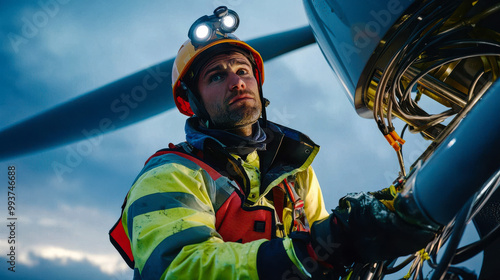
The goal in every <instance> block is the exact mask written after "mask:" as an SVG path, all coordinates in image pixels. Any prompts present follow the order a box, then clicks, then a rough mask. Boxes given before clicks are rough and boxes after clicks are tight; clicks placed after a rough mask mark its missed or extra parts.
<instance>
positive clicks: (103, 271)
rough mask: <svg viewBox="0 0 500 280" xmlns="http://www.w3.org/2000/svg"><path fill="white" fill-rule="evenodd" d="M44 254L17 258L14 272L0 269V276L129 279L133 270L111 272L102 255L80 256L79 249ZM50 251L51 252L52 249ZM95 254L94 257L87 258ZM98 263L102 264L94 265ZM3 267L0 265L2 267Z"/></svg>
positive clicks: (59, 279)
mask: <svg viewBox="0 0 500 280" xmlns="http://www.w3.org/2000/svg"><path fill="white" fill-rule="evenodd" d="M46 250H48V252H46V253H44V255H37V253H31V254H29V256H28V258H29V260H30V262H31V263H26V262H24V261H18V262H16V264H15V272H12V271H9V270H7V268H5V269H1V270H0V279H16V280H45V279H51V280H67V279H72V280H87V279H94V280H101V279H102V280H110V279H112V280H124V279H132V276H133V272H132V270H131V269H129V268H128V267H127V268H126V269H124V268H123V269H122V268H121V265H119V264H117V267H120V269H115V270H114V271H111V270H110V269H108V268H106V267H105V265H110V266H111V265H112V264H111V263H110V262H109V260H106V258H105V256H81V255H79V254H78V252H71V251H69V252H65V251H64V250H55V249H51V248H47V249H46ZM51 250H52V251H51ZM56 254H57V255H56ZM91 257H96V258H95V259H89V258H91ZM0 262H1V263H7V259H5V258H0ZM96 262H101V265H96ZM4 267H5V266H2V268H4Z"/></svg>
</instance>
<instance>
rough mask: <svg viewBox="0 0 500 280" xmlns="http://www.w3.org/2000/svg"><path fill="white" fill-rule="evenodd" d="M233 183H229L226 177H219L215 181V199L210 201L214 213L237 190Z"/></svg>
mask: <svg viewBox="0 0 500 280" xmlns="http://www.w3.org/2000/svg"><path fill="white" fill-rule="evenodd" d="M232 184H234V185H236V183H235V182H231V181H230V180H229V179H228V178H227V177H220V178H219V179H217V180H216V181H215V187H216V191H215V199H214V200H212V205H213V207H214V210H215V212H217V211H218V210H219V208H220V207H221V206H222V205H223V204H224V202H226V200H227V199H228V198H229V197H230V196H231V194H232V193H233V192H234V191H235V189H236V188H238V187H237V186H234V185H232Z"/></svg>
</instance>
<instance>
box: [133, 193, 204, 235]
mask: <svg viewBox="0 0 500 280" xmlns="http://www.w3.org/2000/svg"><path fill="white" fill-rule="evenodd" d="M172 208H188V209H193V210H197V211H200V212H210V213H213V212H212V209H211V208H210V207H209V206H207V205H205V204H203V202H201V201H200V199H199V198H197V197H196V196H194V195H193V194H190V193H183V192H169V193H154V194H150V195H146V196H143V197H141V198H139V199H137V200H136V201H134V202H133V203H132V204H131V205H130V206H129V208H128V213H127V227H128V232H129V238H130V240H132V239H133V234H132V233H133V231H132V226H133V220H134V217H136V216H139V215H142V214H145V213H149V212H153V211H160V210H166V209H172Z"/></svg>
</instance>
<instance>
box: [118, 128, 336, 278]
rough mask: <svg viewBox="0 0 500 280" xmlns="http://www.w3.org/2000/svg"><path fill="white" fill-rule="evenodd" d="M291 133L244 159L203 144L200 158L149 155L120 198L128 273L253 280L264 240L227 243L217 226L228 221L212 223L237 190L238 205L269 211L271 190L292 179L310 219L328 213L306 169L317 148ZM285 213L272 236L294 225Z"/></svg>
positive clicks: (289, 210) (287, 210)
mask: <svg viewBox="0 0 500 280" xmlns="http://www.w3.org/2000/svg"><path fill="white" fill-rule="evenodd" d="M280 128H281V129H282V130H283V129H286V128H283V127H280ZM290 131H291V132H294V133H297V132H295V131H292V130H287V131H286V132H288V135H287V133H286V132H285V133H282V134H280V135H274V136H275V137H276V138H277V139H276V140H275V141H278V140H279V148H277V149H276V150H275V151H273V154H272V155H271V156H269V155H268V154H266V153H262V152H257V151H254V152H252V153H250V154H249V155H247V156H246V158H244V159H243V158H241V157H239V156H237V155H234V154H228V153H227V152H225V153H224V151H223V149H222V147H220V145H219V144H218V143H215V142H210V144H209V145H207V146H208V147H209V148H206V149H204V151H203V162H202V163H200V162H194V161H191V160H189V159H187V158H186V157H183V156H180V155H179V154H175V153H165V154H163V155H160V156H156V157H153V158H151V159H150V160H149V161H148V162H147V164H146V165H145V167H144V168H143V170H142V171H141V173H140V174H139V176H138V177H137V179H136V180H135V182H134V184H133V186H132V187H131V189H130V191H129V193H128V195H127V200H126V204H125V207H124V209H123V213H122V219H121V223H122V225H123V228H124V229H125V234H126V236H127V237H128V238H129V240H130V244H131V249H132V253H133V256H134V261H135V269H134V270H135V277H134V278H135V279H257V278H258V274H257V252H258V250H259V247H260V245H261V244H262V243H263V242H266V241H267V240H266V239H256V240H251V241H249V242H245V241H243V243H239V242H228V241H227V240H225V238H224V236H222V235H221V234H220V233H219V232H218V231H217V228H220V225H221V224H223V223H226V222H228V221H221V220H217V217H218V216H217V213H218V211H219V208H220V207H221V205H222V204H223V203H224V202H225V201H226V200H227V198H228V197H229V196H230V195H231V193H232V192H233V191H234V190H238V189H239V190H240V192H239V194H240V195H241V198H242V199H241V204H242V205H240V207H244V208H246V209H264V208H265V209H269V210H271V211H273V210H274V202H273V201H272V195H271V193H272V192H271V190H272V189H273V188H274V187H276V186H278V185H279V184H280V183H282V181H283V180H285V179H287V178H293V179H294V181H295V184H294V188H295V191H296V193H297V194H298V195H299V196H300V197H301V198H302V199H303V201H304V212H305V216H306V219H307V221H308V222H309V224H311V225H312V223H313V222H314V221H316V220H319V219H322V218H325V217H326V216H328V213H327V212H326V210H325V207H324V201H323V197H322V194H321V190H320V187H319V184H318V181H317V178H316V176H315V174H314V171H313V169H312V167H311V166H310V165H311V163H312V161H313V159H314V157H315V156H316V154H317V152H318V150H319V147H318V146H317V145H315V144H314V143H313V142H312V141H310V140H309V139H308V138H307V136H305V135H302V134H300V135H299V134H295V135H296V136H299V137H295V139H293V137H290V135H292V136H293V135H294V134H290V133H289V132H290ZM184 147H187V146H184ZM187 150H189V151H188V152H191V153H193V151H191V150H190V147H188V148H187ZM221 154H223V155H225V156H222V157H221V156H220V155H221ZM218 155H219V156H218ZM269 157H272V158H273V159H272V160H271V161H269ZM220 158H222V160H221V159H220ZM204 162H207V163H208V164H209V166H217V167H218V168H216V169H217V172H219V173H220V174H222V176H220V177H214V176H212V175H213V174H210V173H211V172H212V171H211V169H210V168H208V167H207V166H205V165H204ZM262 165H266V167H265V170H263V169H262V168H263V167H262ZM214 179H215V180H214ZM292 211H293V210H292V206H291V205H290V203H287V205H285V207H284V208H283V213H282V215H280V216H282V219H283V221H282V223H283V225H284V227H283V228H282V230H280V227H276V225H272V226H273V230H275V231H274V232H273V233H272V236H271V238H279V237H283V235H287V234H288V233H289V232H290V231H291V230H293V229H292V228H291V227H292V226H291V225H292V223H291V221H292V220H293V218H292ZM232 223H234V221H232ZM240 241H241V240H240Z"/></svg>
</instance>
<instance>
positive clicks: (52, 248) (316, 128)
mask: <svg viewBox="0 0 500 280" xmlns="http://www.w3.org/2000/svg"><path fill="white" fill-rule="evenodd" d="M44 3H45V4H44ZM47 3H49V4H50V5H49V4H47ZM219 5H227V6H229V7H230V8H232V9H234V10H236V11H237V12H238V14H239V15H240V19H241V23H240V28H239V29H238V31H237V32H236V34H237V36H239V37H240V38H241V39H252V38H256V37H259V36H263V35H268V34H271V33H275V32H280V31H285V30H288V29H292V28H296V27H301V26H305V25H307V18H306V16H305V13H304V11H303V6H302V2H301V1H284V0H283V1H266V0H251V1H243V0H213V1H194V0H185V1H167V0H163V1H160V0H150V1H119V0H111V1H106V2H102V1H78V2H77V1H69V0H64V1H63V0H58V1H56V0H41V1H22V2H21V1H2V2H0V27H1V28H0V36H1V41H0V43H1V44H0V63H1V68H0V71H1V75H0V89H1V91H0V95H1V102H0V120H1V121H0V129H3V128H6V127H8V126H10V125H12V124H15V123H17V122H19V121H22V120H24V119H26V118H28V117H31V116H34V115H36V114H37V113H40V112H43V111H45V110H47V109H50V108H52V107H53V106H56V105H58V104H61V103H64V102H66V101H69V100H71V99H73V98H75V97H78V96H80V95H82V94H85V93H86V92H89V91H91V90H93V89H96V88H98V87H101V86H103V85H106V84H108V83H110V82H112V81H115V80H117V79H119V78H121V77H124V76H126V75H129V74H132V73H134V72H136V71H138V70H141V69H144V68H146V67H149V66H151V65H154V64H157V63H159V62H162V61H164V60H167V59H171V58H173V57H174V56H175V54H176V53H177V50H178V48H179V47H180V45H181V44H182V42H184V41H185V40H186V39H187V38H186V36H187V35H186V34H187V30H188V29H189V27H190V25H191V23H192V22H193V21H194V20H196V19H197V18H198V17H199V16H202V15H205V14H210V13H211V12H212V11H213V9H214V8H215V7H217V6H219ZM20 38H21V39H20ZM265 67H266V82H265V84H264V94H265V96H266V97H267V98H268V99H270V100H271V105H270V107H268V112H269V113H268V114H269V119H270V120H273V121H275V122H278V123H281V124H284V125H287V126H290V127H293V128H295V129H298V130H301V131H303V132H304V133H306V134H308V135H309V136H310V137H311V138H312V139H313V140H314V141H315V142H316V143H318V144H319V145H320V146H321V151H320V154H319V155H318V157H317V158H316V161H315V162H314V164H313V166H314V168H315V170H316V173H317V176H318V178H319V181H320V183H321V185H322V188H323V193H324V197H325V200H326V203H327V207H328V209H331V208H334V207H335V206H336V204H337V201H338V199H339V198H340V197H342V196H343V195H344V194H346V193H347V192H355V191H363V190H364V191H366V190H376V189H380V188H383V187H387V186H389V185H390V183H391V182H392V180H393V179H394V178H395V177H396V175H397V173H398V168H399V167H398V163H397V158H396V155H395V153H394V151H393V150H392V148H390V147H389V145H387V143H386V142H385V140H384V138H383V137H382V136H381V135H380V133H379V132H378V129H377V128H376V125H375V123H374V122H373V120H368V119H363V118H361V117H359V116H357V114H356V113H355V111H354V109H353V107H352V105H351V104H350V102H349V101H348V99H347V97H346V96H345V94H344V92H343V90H342V88H341V87H340V86H339V83H338V80H337V78H336V76H335V75H334V73H333V72H332V70H331V69H330V67H329V66H328V65H327V63H326V62H325V60H324V59H323V56H322V54H321V51H320V50H319V48H318V47H317V46H316V45H312V46H309V47H305V48H303V49H300V50H297V51H294V52H292V53H290V54H287V55H284V56H281V57H279V58H276V59H274V60H272V61H269V62H267V63H266V65H265ZM165 94H170V93H165ZM185 119H186V118H185V117H184V116H183V115H181V114H180V113H178V112H177V111H176V110H169V111H165V112H164V113H162V114H159V115H157V116H155V117H152V118H149V119H147V120H145V121H142V122H140V123H137V124H134V125H131V126H128V127H126V128H123V129H119V130H116V131H113V132H110V133H107V134H105V135H103V136H101V137H97V138H93V139H85V140H82V141H81V142H77V143H73V144H71V145H67V146H62V147H56V148H53V149H49V150H45V151H40V152H36V153H33V154H29V155H24V156H20V157H15V158H10V159H7V160H2V161H0V182H3V184H1V185H2V186H4V189H2V190H0V218H1V219H2V221H3V222H2V223H4V224H5V225H8V222H7V216H8V213H7V193H8V189H7V185H6V182H7V175H8V167H9V166H15V168H16V175H17V178H16V185H17V188H16V189H15V195H16V217H17V218H18V220H17V221H16V229H15V240H16V244H15V247H16V248H15V254H16V267H15V269H16V272H15V273H12V272H10V271H8V267H9V266H10V265H9V264H8V263H7V262H6V258H7V257H8V256H7V254H8V253H9V252H10V248H9V247H10V244H8V239H7V238H8V236H9V229H8V227H7V226H5V225H3V226H0V252H1V255H0V278H1V279H130V278H131V275H132V274H131V273H132V272H131V270H129V269H128V267H127V266H126V265H125V263H124V262H122V261H121V258H120V256H119V255H118V253H116V252H115V250H114V248H113V247H112V245H111V244H110V243H109V241H108V235H107V233H108V230H109V228H110V227H111V226H112V225H113V224H114V223H115V221H116V219H117V218H118V216H119V214H120V206H121V204H122V201H123V198H124V196H125V195H126V193H127V191H128V189H129V187H130V185H131V183H132V181H133V180H134V178H135V176H136V175H137V173H138V172H139V171H140V169H141V167H142V165H143V163H144V161H145V160H146V159H147V158H148V157H149V156H150V155H151V154H152V153H154V152H155V151H156V150H158V149H161V148H163V147H166V146H167V145H168V143H170V142H173V143H178V142H181V141H183V140H184V130H183V127H184V121H185ZM397 124H398V125H399V127H397V128H398V129H399V130H400V129H402V125H401V124H400V123H397ZM407 139H408V140H409V142H410V143H408V144H406V145H405V159H406V162H407V165H408V166H409V165H410V164H411V163H412V162H413V161H414V160H415V159H416V158H417V156H418V155H419V154H420V153H422V152H423V151H424V149H425V147H426V146H427V145H428V143H427V142H425V141H424V140H422V139H420V138H419V137H418V136H414V135H408V138H407ZM2 143H4V140H2ZM29 143H30V142H29V139H26V145H29ZM79 145H86V146H87V147H90V150H89V149H87V150H86V151H85V153H81V149H80V146H79ZM79 151H80V152H79ZM61 165H63V166H66V167H67V169H65V170H66V172H64V173H61V172H60V171H59V172H58V169H57V168H55V166H61Z"/></svg>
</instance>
